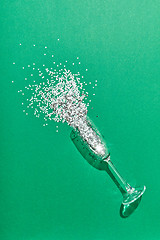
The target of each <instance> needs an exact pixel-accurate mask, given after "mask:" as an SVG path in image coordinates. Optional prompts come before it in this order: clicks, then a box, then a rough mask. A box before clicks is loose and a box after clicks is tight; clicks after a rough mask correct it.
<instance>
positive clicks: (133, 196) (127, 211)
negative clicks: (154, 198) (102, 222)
mask: <svg viewBox="0 0 160 240" xmlns="http://www.w3.org/2000/svg"><path fill="white" fill-rule="evenodd" d="M145 190H146V187H145V186H143V187H139V188H132V189H131V190H130V191H129V192H128V193H126V194H124V196H123V202H122V204H121V207H120V216H121V217H122V218H126V217H129V216H130V215H131V214H132V213H133V212H134V210H135V209H136V208H137V207H138V205H139V203H140V201H141V198H142V195H143V193H144V192H145Z"/></svg>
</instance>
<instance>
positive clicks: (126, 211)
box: [70, 116, 146, 218]
mask: <svg viewBox="0 0 160 240" xmlns="http://www.w3.org/2000/svg"><path fill="white" fill-rule="evenodd" d="M79 123H80V124H79V125H78V126H77V127H75V128H73V130H72V132H71V134H70V137H71V140H72V141H73V143H74V145H75V146H76V148H77V149H78V151H79V152H80V153H81V155H82V156H83V157H84V158H85V159H86V160H87V161H88V163H89V164H90V165H92V166H93V167H94V168H96V169H98V170H104V171H106V172H107V173H108V174H109V176H110V177H111V178H112V180H113V182H114V183H115V184H116V186H117V187H118V189H119V190H120V192H121V193H122V197H123V200H122V203H121V206H120V216H121V217H122V218H126V217H128V216H130V215H131V213H133V212H134V210H135V209H136V208H137V207H138V205H139V203H140V201H141V198H142V195H143V193H144V192H145V189H146V187H145V186H142V187H136V188H134V187H131V186H130V185H129V184H128V183H127V182H126V181H125V180H124V179H123V177H122V176H121V175H120V173H119V172H118V171H117V169H116V168H115V166H114V165H113V163H112V161H111V158H110V153H109V150H108V148H107V146H106V144H105V141H104V139H103V138H102V136H101V134H100V133H99V131H98V130H97V128H96V127H95V125H94V124H93V122H92V121H91V120H90V119H89V118H88V117H87V116H85V117H83V118H81V119H80V122H79Z"/></svg>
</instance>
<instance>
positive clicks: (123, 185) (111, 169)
mask: <svg viewBox="0 0 160 240" xmlns="http://www.w3.org/2000/svg"><path fill="white" fill-rule="evenodd" d="M104 161H105V160H104ZM106 162H107V163H108V164H107V168H106V172H107V173H108V174H109V176H110V177H111V178H112V180H113V181H114V183H115V184H116V186H117V187H118V189H119V190H120V192H121V193H122V195H124V194H128V193H129V192H130V191H131V190H132V189H133V188H132V187H131V186H130V185H129V184H128V183H127V182H126V181H125V180H124V179H123V178H122V177H121V175H120V174H119V172H118V171H117V169H116V168H115V166H114V165H113V163H112V162H111V160H110V158H109V159H108V160H106Z"/></svg>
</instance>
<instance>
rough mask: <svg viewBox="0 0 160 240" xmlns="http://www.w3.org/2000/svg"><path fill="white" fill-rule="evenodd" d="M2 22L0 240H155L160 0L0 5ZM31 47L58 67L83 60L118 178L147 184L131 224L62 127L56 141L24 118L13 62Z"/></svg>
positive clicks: (109, 185) (159, 222)
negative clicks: (43, 49) (49, 53)
mask: <svg viewBox="0 0 160 240" xmlns="http://www.w3.org/2000/svg"><path fill="white" fill-rule="evenodd" d="M0 21H1V22H0V30H1V38H0V43H1V44H0V53H1V62H0V74H1V78H0V81H1V82H0V98H1V105H0V123H1V125H0V130H1V139H0V159H1V160H0V239H2V240H43V239H45V240H51V239H55V240H60V239H62V240H72V239H74V240H81V239H84V240H85V239H87V240H89V239H92V240H104V239H107V240H114V239H123V240H126V239H137V240H138V239H141V240H143V239H145V240H152V239H153V240H157V239H160V193H159V187H160V184H159V181H160V179H159V176H160V162H159V159H160V134H159V133H160V124H159V118H160V113H159V110H160V94H159V93H160V1H159V0H152V1H151V0H149V1H146V0H141V1H138V0H130V1H128V0H122V1H119V0H108V1H107V0H106V1H104V0H99V1H98V0H86V1H80V0H77V1H76V0H66V1H63V0H59V1H58V0H57V1H55V0H52V1H51V0H46V1H44V0H43V1H37V0H35V1H31V0H23V1H20V0H12V1H8V0H5V1H4V0H2V1H1V14H0ZM58 38H59V39H60V41H59V45H58V44H57V39H58ZM20 42H22V43H23V45H24V46H25V47H24V48H23V50H22V51H18V50H17V49H18V48H17V46H18V44H19V43H20ZM33 43H36V44H39V45H41V46H45V45H47V46H50V48H51V49H53V50H54V52H55V53H56V56H57V61H61V60H65V59H70V60H71V61H74V59H75V58H76V57H77V56H79V57H80V59H81V62H82V63H83V66H84V69H85V67H87V68H88V69H89V70H88V75H87V79H86V81H88V82H89V81H91V80H92V79H98V87H97V90H96V95H95V96H94V98H93V97H92V98H93V109H92V110H90V112H89V115H90V117H91V118H92V120H93V121H94V122H95V124H96V125H97V126H98V128H99V130H100V131H101V132H102V134H103V135H104V136H105V138H106V139H107V142H108V145H109V148H110V152H111V157H112V160H113V162H114V164H115V165H116V166H117V168H118V170H119V171H120V172H121V174H122V175H123V176H124V178H125V179H126V180H127V181H128V182H129V183H130V184H131V185H133V186H134V185H143V184H145V185H146V186H147V190H146V193H145V194H144V197H143V198H142V202H141V204H140V206H139V207H138V209H137V210H136V212H135V213H134V214H133V215H132V216H130V217H129V218H127V219H121V218H120V216H119V207H120V203H121V200H122V197H121V194H120V192H119V191H118V189H117V188H116V186H115V185H114V184H113V182H112V181H111V180H110V178H109V176H107V174H105V173H103V172H100V171H98V170H96V169H94V168H92V167H91V166H90V165H89V164H88V163H87V162H86V161H85V160H84V159H83V158H82V157H81V155H80V154H79V153H78V152H77V150H76V149H75V147H74V145H73V143H72V142H71V140H70V138H69V134H70V130H71V129H70V128H69V127H68V126H67V125H66V124H61V125H59V126H60V130H59V133H58V134H57V133H56V131H55V126H56V124H55V123H54V122H53V123H52V124H50V125H49V126H48V127H43V126H42V122H41V120H39V119H37V118H34V116H33V115H28V116H25V114H24V113H23V111H22V105H21V102H22V99H21V97H20V96H19V95H18V93H17V89H19V88H21V86H22V85H23V84H24V81H23V77H24V76H23V72H22V71H19V70H18V68H14V67H13V65H12V63H13V62H14V61H15V62H19V65H21V66H22V65H23V64H28V63H29V60H30V59H32V57H33V56H32V48H31V46H32V45H33ZM37 56H38V57H39V55H38V52H37ZM39 61H41V60H39ZM83 71H84V70H82V74H83ZM13 80H14V81H15V84H12V83H11V82H12V81H13Z"/></svg>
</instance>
